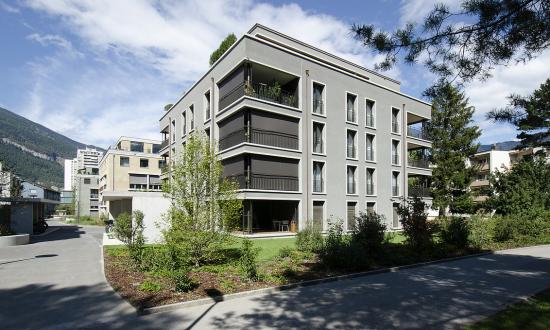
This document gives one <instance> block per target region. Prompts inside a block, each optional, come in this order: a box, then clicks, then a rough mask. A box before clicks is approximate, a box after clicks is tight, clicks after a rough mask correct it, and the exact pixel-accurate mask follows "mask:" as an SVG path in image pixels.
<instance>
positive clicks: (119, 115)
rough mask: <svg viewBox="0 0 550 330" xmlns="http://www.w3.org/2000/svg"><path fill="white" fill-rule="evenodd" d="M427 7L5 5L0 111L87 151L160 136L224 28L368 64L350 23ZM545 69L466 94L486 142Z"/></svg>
mask: <svg viewBox="0 0 550 330" xmlns="http://www.w3.org/2000/svg"><path fill="white" fill-rule="evenodd" d="M446 1H447V2H449V3H451V4H452V3H454V2H453V1H450V0H446ZM434 2H435V1H433V0H402V1H398V0H379V1H358V0H357V1H356V0H354V1H318V0H317V1H310V0H307V1H283V0H275V1H271V2H265V1H264V2H255V1H251V0H226V1H217V0H212V1H200V0H193V1H162V2H160V1H152V0H151V1H147V0H117V1H109V0H80V1H76V0H75V1H71V0H29V1H25V0H12V1H8V0H0V42H1V44H2V45H5V47H3V50H2V52H0V72H2V79H1V80H0V106H2V107H4V108H7V109H9V110H11V111H14V112H16V113H18V114H20V115H23V116H25V117H27V118H29V119H31V120H34V121H37V122H39V123H42V124H43V125H45V126H47V127H49V128H51V129H53V130H55V131H58V132H60V133H62V134H64V135H67V136H69V137H71V138H73V139H75V140H78V141H81V142H83V143H89V144H96V145H100V146H103V147H106V146H108V145H110V144H112V143H114V142H115V141H116V139H117V137H118V136H120V135H129V136H140V137H150V138H157V139H158V138H159V137H160V134H159V133H158V119H159V118H160V116H161V115H162V113H163V106H164V104H166V103H172V102H174V101H175V100H176V99H177V98H178V97H179V96H180V95H181V94H182V93H183V92H184V91H185V90H186V89H187V88H189V86H190V85H191V84H192V83H193V82H194V81H195V80H196V79H197V78H199V77H200V76H201V75H202V74H203V73H204V71H205V70H206V69H207V68H208V57H209V54H210V53H211V52H212V51H213V50H214V49H215V48H216V47H217V46H218V44H219V42H220V41H221V40H222V39H223V38H224V37H225V36H226V35H227V33H229V32H234V33H235V34H237V35H242V34H243V33H245V32H246V31H247V30H248V29H249V28H250V27H251V26H252V25H253V24H254V23H255V22H259V23H262V24H265V25H267V26H270V27H272V28H275V29H278V30H280V31H282V32H284V33H286V34H289V35H291V36H293V37H296V38H298V39H301V40H303V41H305V42H308V43H311V44H313V45H315V46H317V47H320V48H322V49H325V50H327V51H330V52H334V53H336V54H337V55H340V56H342V57H345V58H347V59H350V60H352V61H354V62H357V63H359V64H362V65H364V66H366V67H370V68H372V67H373V66H374V64H375V63H376V61H377V59H379V58H377V57H376V56H374V55H373V54H372V53H370V52H369V51H368V50H366V49H364V48H363V47H362V46H361V45H360V44H359V43H358V42H356V41H355V40H353V39H352V38H351V34H350V31H349V28H350V25H351V24H352V23H361V22H365V23H373V24H375V25H377V26H380V27H381V28H384V29H393V28H395V27H397V26H399V25H400V24H403V23H404V22H407V21H415V20H419V19H421V18H422V17H423V16H424V15H425V14H426V12H428V11H429V10H430V8H432V6H433V4H434ZM549 61H550V52H545V53H543V54H542V55H541V56H540V57H539V58H537V59H536V60H534V61H531V62H530V63H528V64H527V65H518V66H513V67H508V68H505V67H503V68H497V69H496V70H495V71H494V77H493V78H491V79H490V80H488V81H486V82H474V83H472V84H470V85H468V86H467V87H466V93H467V96H468V97H469V98H470V101H471V104H472V105H473V106H475V107H476V116H475V120H476V123H477V124H479V125H480V126H481V127H482V128H483V136H482V137H481V139H480V141H481V142H482V143H492V142H496V141H502V140H506V139H513V138H514V137H515V135H516V133H515V131H514V129H513V128H512V127H510V126H508V125H495V124H494V123H491V122H487V121H485V120H484V114H485V113H486V112H487V111H489V110H491V109H492V108H494V107H498V106H503V105H504V104H505V103H506V96H507V95H509V94H510V93H512V92H516V93H520V94H528V93H529V92H530V91H532V90H533V89H535V88H536V87H538V85H540V83H542V82H543V81H544V79H546V78H548V69H547V65H546V64H547V63H548V62H549ZM386 74H387V75H389V76H391V77H393V78H396V79H398V80H400V81H401V82H402V91H403V92H405V93H407V94H410V95H413V96H415V97H421V93H422V91H423V90H424V89H425V88H426V87H427V86H429V85H430V84H431V83H432V81H433V77H432V76H431V75H430V74H429V73H428V72H426V71H425V70H424V68H423V67H422V66H421V65H417V66H413V67H411V66H407V65H400V66H398V67H396V68H395V69H393V70H392V71H390V72H386Z"/></svg>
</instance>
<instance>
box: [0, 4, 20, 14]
mask: <svg viewBox="0 0 550 330" xmlns="http://www.w3.org/2000/svg"><path fill="white" fill-rule="evenodd" d="M0 8H2V9H3V10H5V11H6V12H8V13H12V14H19V13H20V12H21V11H20V10H19V8H17V7H14V6H10V5H8V4H7V3H5V2H4V1H0Z"/></svg>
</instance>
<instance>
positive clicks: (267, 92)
mask: <svg viewBox="0 0 550 330" xmlns="http://www.w3.org/2000/svg"><path fill="white" fill-rule="evenodd" d="M252 77H254V78H253V79H252ZM298 82H299V78H298V77H295V76H293V75H290V74H288V73H285V72H281V71H279V70H275V69H273V68H269V67H266V66H263V65H260V64H256V63H252V62H246V63H244V64H243V65H242V66H240V67H239V68H237V69H236V70H235V71H233V72H232V73H231V74H230V75H229V76H228V77H227V78H226V79H224V80H223V81H222V82H220V83H219V84H218V86H219V90H220V100H219V109H220V110H223V109H225V108H226V107H228V106H229V105H230V104H232V103H233V102H235V101H237V100H238V99H240V98H241V97H243V96H249V97H252V98H256V99H260V100H264V101H269V102H274V103H277V104H281V105H285V106H289V107H293V108H298V103H299V102H298Z"/></svg>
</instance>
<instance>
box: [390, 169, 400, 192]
mask: <svg viewBox="0 0 550 330" xmlns="http://www.w3.org/2000/svg"><path fill="white" fill-rule="evenodd" d="M391 191H392V196H399V172H392V177H391Z"/></svg>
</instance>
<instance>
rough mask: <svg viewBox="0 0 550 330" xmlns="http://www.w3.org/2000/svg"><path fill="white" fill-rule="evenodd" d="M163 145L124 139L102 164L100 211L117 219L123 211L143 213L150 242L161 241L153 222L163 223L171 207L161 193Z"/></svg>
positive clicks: (110, 149) (114, 147) (109, 151)
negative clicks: (161, 154) (165, 213)
mask: <svg viewBox="0 0 550 330" xmlns="http://www.w3.org/2000/svg"><path fill="white" fill-rule="evenodd" d="M160 143H161V142H160V141H157V140H149V139H141V138H132V137H124V136H123V137H121V138H119V140H118V141H117V142H116V144H115V145H114V146H113V147H111V148H109V149H108V150H107V152H106V153H105V155H103V158H102V159H101V161H100V164H99V177H100V180H99V194H100V200H101V212H103V213H104V214H105V215H107V216H108V217H109V218H110V219H115V218H116V217H117V216H118V215H120V214H121V213H122V212H127V213H132V211H134V210H140V211H142V212H143V213H144V215H145V219H144V222H145V227H146V229H145V235H146V237H148V239H149V240H150V241H155V240H158V239H159V234H160V233H159V231H158V230H156V227H155V224H154V223H155V222H158V221H160V220H161V214H162V213H163V212H165V211H166V210H167V208H168V205H169V201H168V200H167V199H166V198H164V196H163V193H162V191H161V181H160V176H161V172H162V169H163V168H164V160H163V159H162V158H161V157H160V155H159V153H158V152H159V150H160Z"/></svg>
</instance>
